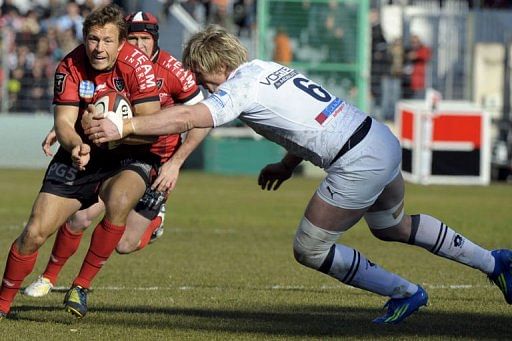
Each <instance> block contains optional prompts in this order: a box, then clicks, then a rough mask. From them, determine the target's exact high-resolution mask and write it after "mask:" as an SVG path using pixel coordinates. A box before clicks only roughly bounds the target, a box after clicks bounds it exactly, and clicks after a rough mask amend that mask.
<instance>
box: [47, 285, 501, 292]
mask: <svg viewBox="0 0 512 341" xmlns="http://www.w3.org/2000/svg"><path fill="white" fill-rule="evenodd" d="M422 286H423V287H424V288H426V289H448V290H461V289H475V288H489V287H491V286H492V285H491V284H487V285H484V284H476V285H475V284H422ZM341 288H349V289H355V288H353V287H351V286H341V285H333V286H329V285H321V286H318V287H307V286H302V285H268V286H261V287H251V286H247V287H245V289H248V290H283V291H287V290H325V291H329V290H339V289H341ZM68 289H69V287H63V286H58V287H54V288H53V289H52V291H66V290H68ZM91 289H92V290H98V291H128V290H129V291H162V290H168V291H170V290H183V291H188V290H229V289H230V288H229V287H221V286H218V287H210V286H208V287H204V286H201V285H197V286H194V285H183V286H152V287H125V286H104V287H92V288H91ZM232 289H233V290H243V289H244V288H243V287H233V288H232Z"/></svg>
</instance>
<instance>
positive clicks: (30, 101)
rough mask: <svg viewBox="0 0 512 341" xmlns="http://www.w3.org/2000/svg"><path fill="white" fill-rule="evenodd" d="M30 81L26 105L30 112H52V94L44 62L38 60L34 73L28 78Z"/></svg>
mask: <svg viewBox="0 0 512 341" xmlns="http://www.w3.org/2000/svg"><path fill="white" fill-rule="evenodd" d="M26 79H27V80H28V85H29V86H28V89H27V90H28V91H27V99H26V101H25V103H26V105H25V107H24V108H26V109H27V111H28V112H32V113H36V112H50V109H51V105H50V103H51V99H52V94H50V91H49V89H50V82H49V81H48V79H49V77H48V76H47V75H45V65H44V62H43V61H41V60H39V59H36V62H35V63H34V67H33V68H32V72H31V73H29V74H28V75H27V77H26Z"/></svg>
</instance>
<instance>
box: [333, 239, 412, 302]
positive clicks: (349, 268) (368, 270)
mask: <svg viewBox="0 0 512 341" xmlns="http://www.w3.org/2000/svg"><path fill="white" fill-rule="evenodd" d="M327 273H328V274H329V275H330V276H332V277H334V278H336V279H338V280H340V281H341V282H343V283H345V284H348V285H351V286H353V287H356V288H360V289H364V290H368V291H371V292H373V293H376V294H379V295H383V296H389V297H391V298H403V297H409V296H411V295H414V293H416V291H417V290H418V286H417V285H416V284H414V283H411V282H409V281H407V280H405V279H403V278H402V277H400V276H398V275H396V274H394V273H392V272H389V271H387V270H385V269H383V268H381V267H380V266H378V265H376V264H374V263H372V262H370V261H369V260H368V259H366V257H365V256H363V255H362V254H361V253H359V251H357V250H354V249H352V248H349V247H346V246H344V245H341V244H336V246H335V249H334V257H333V260H332V265H331V267H330V269H329V271H328V272H327Z"/></svg>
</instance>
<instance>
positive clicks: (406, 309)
mask: <svg viewBox="0 0 512 341" xmlns="http://www.w3.org/2000/svg"><path fill="white" fill-rule="evenodd" d="M427 302H428V295H427V292H426V291H425V289H423V288H422V287H421V286H419V285H418V291H416V293H415V294H414V295H412V296H410V297H404V298H392V299H390V300H389V301H387V302H386V304H385V305H384V308H387V309H388V311H387V312H386V314H384V315H383V316H381V317H378V318H376V319H375V320H373V322H374V323H377V324H397V323H400V322H402V321H403V320H404V319H405V318H407V317H408V316H409V315H411V314H412V313H414V312H415V311H417V310H418V309H419V308H420V307H421V306H424V305H425V306H426V305H427Z"/></svg>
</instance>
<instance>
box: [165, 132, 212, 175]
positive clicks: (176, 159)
mask: <svg viewBox="0 0 512 341" xmlns="http://www.w3.org/2000/svg"><path fill="white" fill-rule="evenodd" d="M210 130H211V128H195V129H192V130H190V131H189V132H188V133H187V137H186V138H185V141H184V142H183V144H182V145H181V146H180V147H179V148H178V150H177V151H176V153H175V154H174V155H173V156H172V162H173V163H175V164H176V165H177V166H178V167H180V168H181V166H182V165H183V163H184V162H185V160H187V158H188V157H189V156H190V154H192V152H193V151H194V150H195V149H196V148H197V146H198V145H199V144H200V143H201V142H202V141H203V140H204V139H205V138H206V136H208V133H209V132H210Z"/></svg>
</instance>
